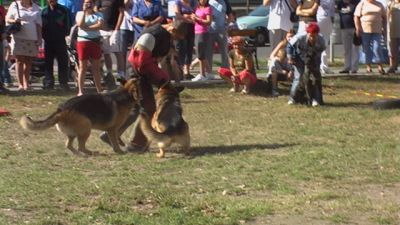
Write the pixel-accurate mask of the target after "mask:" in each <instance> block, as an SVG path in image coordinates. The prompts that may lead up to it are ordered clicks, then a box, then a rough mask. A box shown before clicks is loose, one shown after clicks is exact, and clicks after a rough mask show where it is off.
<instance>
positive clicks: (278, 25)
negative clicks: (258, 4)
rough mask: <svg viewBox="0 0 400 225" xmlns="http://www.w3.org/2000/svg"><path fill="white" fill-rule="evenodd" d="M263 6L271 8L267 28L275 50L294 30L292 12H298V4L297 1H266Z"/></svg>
mask: <svg viewBox="0 0 400 225" xmlns="http://www.w3.org/2000/svg"><path fill="white" fill-rule="evenodd" d="M263 4H264V6H269V7H270V11H269V19H268V26H267V28H268V30H269V34H270V38H269V40H270V43H271V47H272V49H274V48H275V47H276V46H277V45H278V43H279V42H280V41H282V40H283V39H284V38H285V36H286V33H287V32H288V31H289V30H290V29H292V28H293V23H292V22H291V21H290V12H291V11H295V10H296V7H297V2H296V0H264V3H263ZM289 7H290V8H289Z"/></svg>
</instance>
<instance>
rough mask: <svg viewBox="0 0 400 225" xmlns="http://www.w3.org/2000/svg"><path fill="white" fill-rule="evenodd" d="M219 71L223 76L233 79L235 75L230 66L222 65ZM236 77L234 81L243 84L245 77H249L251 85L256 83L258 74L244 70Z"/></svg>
mask: <svg viewBox="0 0 400 225" xmlns="http://www.w3.org/2000/svg"><path fill="white" fill-rule="evenodd" d="M218 73H219V75H220V76H221V77H227V78H229V79H231V78H232V76H233V74H232V72H231V70H230V69H228V68H223V67H221V68H219V69H218ZM235 78H236V79H235V81H234V82H235V84H243V80H244V79H249V80H250V83H251V85H254V84H256V82H257V77H256V75H255V74H252V73H250V72H249V71H248V70H243V71H241V72H239V77H235Z"/></svg>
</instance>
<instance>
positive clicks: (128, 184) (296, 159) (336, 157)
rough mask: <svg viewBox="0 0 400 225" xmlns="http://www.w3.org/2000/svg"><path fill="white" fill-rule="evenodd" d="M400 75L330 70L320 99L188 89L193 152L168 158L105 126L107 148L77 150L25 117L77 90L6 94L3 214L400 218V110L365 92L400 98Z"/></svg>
mask: <svg viewBox="0 0 400 225" xmlns="http://www.w3.org/2000/svg"><path fill="white" fill-rule="evenodd" d="M399 81H400V78H399V77H393V76H390V77H358V78H357V77H356V78H330V79H325V80H324V93H325V96H324V97H325V102H326V103H327V104H326V106H323V107H320V108H311V107H306V106H302V105H294V106H288V105H286V101H287V96H281V97H279V98H270V97H268V96H251V95H250V96H243V95H240V94H231V93H228V89H229V88H228V87H227V86H226V85H210V86H209V87H206V88H187V89H186V90H185V91H184V92H183V93H182V95H181V99H182V105H183V107H184V116H185V118H186V120H187V122H188V123H189V126H190V132H191V137H192V154H191V155H190V156H185V155H183V154H181V153H179V152H178V151H176V148H175V147H174V148H173V149H172V151H171V152H167V154H166V158H165V159H158V158H156V156H155V153H156V149H154V148H153V149H152V150H151V152H147V153H144V154H134V153H131V154H126V155H116V154H114V153H113V152H112V150H111V148H110V147H109V146H107V145H105V144H103V143H101V142H100V141H99V139H98V137H97V136H98V134H99V132H98V131H94V132H93V133H92V136H91V138H90V139H89V141H88V144H87V145H88V147H89V149H92V150H98V151H100V152H102V153H105V154H106V156H97V157H88V158H83V157H77V156H74V155H72V154H70V152H69V151H68V150H67V149H66V148H65V147H64V141H65V137H64V136H63V135H62V134H60V133H58V132H57V131H56V129H55V128H51V129H49V130H47V131H44V132H41V133H33V132H27V131H24V130H22V129H21V128H20V127H19V125H18V119H19V118H20V116H21V115H23V114H27V113H28V114H30V115H31V116H32V117H34V118H43V117H45V116H46V115H48V114H49V113H51V112H52V111H53V110H54V109H55V108H56V106H57V104H59V103H60V102H62V101H64V100H66V99H68V98H70V97H72V95H73V94H74V93H72V92H71V93H69V94H66V95H62V94H59V95H52V94H54V92H41V91H37V92H34V93H33V94H28V95H12V96H0V106H1V107H5V108H7V109H8V110H10V111H11V112H12V116H10V117H0V130H1V135H0V224H124V225H125V224H140V225H146V224H185V225H186V224H188V225H191V224H193V225H195V224H199V225H200V224H227V225H231V224H243V223H244V224H277V223H282V224H321V223H322V224H357V223H358V224H367V225H368V224H400V214H399V212H400V200H399V196H400V174H399V171H400V145H399V143H400V137H399V127H400V114H399V112H400V110H388V111H376V110H373V109H372V108H371V107H370V106H371V103H372V102H373V101H375V100H377V99H378V98H377V97H373V96H367V95H364V94H362V93H363V92H366V91H367V92H374V93H382V94H384V95H394V96H398V97H400V90H399ZM280 87H281V91H282V92H287V88H288V87H287V86H284V85H281V86H280ZM49 93H52V94H49ZM128 133H129V132H128ZM128 133H127V134H124V136H123V139H124V140H127V139H128V136H129V134H128Z"/></svg>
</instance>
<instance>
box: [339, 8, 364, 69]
mask: <svg viewBox="0 0 400 225" xmlns="http://www.w3.org/2000/svg"><path fill="white" fill-rule="evenodd" d="M359 2H360V0H340V1H339V2H338V5H337V10H338V11H339V16H340V29H341V33H342V42H343V48H344V67H343V69H342V70H341V71H339V73H349V72H351V73H352V74H355V73H357V70H358V61H359V52H360V50H359V46H356V45H354V44H353V39H354V32H355V25H354V19H353V17H354V11H355V9H356V6H357V4H358V3H359Z"/></svg>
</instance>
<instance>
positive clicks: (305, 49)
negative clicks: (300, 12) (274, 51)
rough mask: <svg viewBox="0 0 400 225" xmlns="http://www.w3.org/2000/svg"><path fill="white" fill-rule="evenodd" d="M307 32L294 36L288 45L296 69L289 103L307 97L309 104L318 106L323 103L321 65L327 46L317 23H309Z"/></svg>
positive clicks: (290, 61) (291, 61)
mask: <svg viewBox="0 0 400 225" xmlns="http://www.w3.org/2000/svg"><path fill="white" fill-rule="evenodd" d="M306 32H307V33H306V34H304V33H303V34H298V35H296V36H295V37H293V38H292V39H291V40H290V41H289V44H288V45H287V46H286V52H287V57H288V62H289V63H290V64H292V65H293V69H294V80H293V83H292V87H291V89H290V97H289V101H288V104H289V105H291V104H293V103H297V102H303V101H304V97H305V101H306V102H307V104H310V105H312V106H313V107H316V106H319V105H321V104H323V97H322V80H321V79H322V78H321V73H320V70H319V66H320V64H321V54H322V52H323V51H324V50H325V48H326V46H325V41H324V38H323V37H322V35H319V27H318V24H317V23H315V22H312V23H310V24H308V26H307V29H306Z"/></svg>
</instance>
